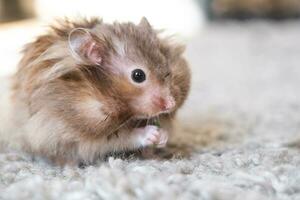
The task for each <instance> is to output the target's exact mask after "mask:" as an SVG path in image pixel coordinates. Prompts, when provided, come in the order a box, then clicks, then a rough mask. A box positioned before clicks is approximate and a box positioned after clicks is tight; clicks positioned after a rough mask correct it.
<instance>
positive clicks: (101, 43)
mask: <svg viewBox="0 0 300 200" xmlns="http://www.w3.org/2000/svg"><path fill="white" fill-rule="evenodd" d="M158 34H159V32H158V31H156V30H154V29H153V28H152V27H151V25H150V24H149V22H148V21H147V19H146V18H143V19H142V20H141V21H140V23H139V24H137V25H135V24H133V23H117V22H115V23H113V24H107V23H104V22H103V21H102V20H101V19H98V18H93V19H85V18H83V19H77V20H74V21H71V20H69V19H64V20H58V21H57V22H56V23H55V24H54V25H52V26H50V30H49V31H48V32H47V33H46V34H44V35H41V36H39V37H37V39H36V40H35V41H34V42H32V43H29V44H27V45H26V46H25V48H24V51H23V57H22V59H21V61H20V63H19V66H18V71H17V72H16V74H15V75H14V77H13V86H12V96H11V101H12V120H13V122H14V123H15V124H16V127H18V131H16V133H11V134H13V135H11V136H7V137H10V139H9V140H14V141H11V143H13V144H17V145H18V146H19V147H20V148H21V149H22V150H25V151H27V152H30V153H32V154H34V155H41V156H44V157H46V158H49V159H50V160H52V161H53V162H55V163H86V164H90V163H93V162H95V161H96V160H97V159H99V158H102V157H103V156H105V155H106V154H108V153H112V152H123V151H129V150H130V151H131V150H136V149H140V148H145V147H149V146H155V147H164V146H165V145H166V143H167V140H168V136H169V134H170V133H171V132H172V121H173V119H174V117H175V114H176V111H177V110H178V108H179V107H181V105H182V104H183V103H184V101H185V99H186V97H187V95H188V92H189V88H190V70H189V67H188V64H187V61H186V60H185V59H184V57H183V55H182V54H183V52H184V47H183V46H182V45H179V44H176V43H174V42H172V41H171V40H170V39H167V38H159V37H158Z"/></svg>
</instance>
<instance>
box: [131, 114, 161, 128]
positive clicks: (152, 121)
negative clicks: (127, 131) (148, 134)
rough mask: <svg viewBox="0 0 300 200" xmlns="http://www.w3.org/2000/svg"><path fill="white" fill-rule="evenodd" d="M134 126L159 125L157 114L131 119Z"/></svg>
mask: <svg viewBox="0 0 300 200" xmlns="http://www.w3.org/2000/svg"><path fill="white" fill-rule="evenodd" d="M132 122H133V125H134V127H137V128H139V127H145V126H148V125H153V126H158V127H160V120H159V115H157V116H153V117H143V118H135V119H134V120H133V121H132Z"/></svg>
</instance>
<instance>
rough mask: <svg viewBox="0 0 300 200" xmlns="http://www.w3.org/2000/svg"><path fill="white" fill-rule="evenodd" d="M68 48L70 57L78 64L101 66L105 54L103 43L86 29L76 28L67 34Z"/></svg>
mask: <svg viewBox="0 0 300 200" xmlns="http://www.w3.org/2000/svg"><path fill="white" fill-rule="evenodd" d="M68 42H69V48H70V51H71V54H72V56H73V57H74V58H75V59H77V60H79V61H80V62H85V63H89V64H95V65H101V63H102V61H103V57H104V54H105V44H104V41H103V40H101V39H100V38H98V37H97V36H95V35H93V34H92V33H91V32H89V31H88V30H87V29H84V28H76V29H73V30H72V31H71V32H70V34H69V39H68Z"/></svg>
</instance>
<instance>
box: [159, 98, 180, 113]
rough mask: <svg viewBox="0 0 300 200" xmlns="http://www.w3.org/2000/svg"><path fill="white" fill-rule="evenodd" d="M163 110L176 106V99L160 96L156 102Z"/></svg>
mask: <svg viewBox="0 0 300 200" xmlns="http://www.w3.org/2000/svg"><path fill="white" fill-rule="evenodd" d="M154 103H155V104H156V105H157V106H158V107H159V108H160V109H161V110H162V111H167V110H171V109H172V108H174V106H175V101H174V99H173V98H172V97H166V98H162V97H158V98H157V99H156V101H155V102H154Z"/></svg>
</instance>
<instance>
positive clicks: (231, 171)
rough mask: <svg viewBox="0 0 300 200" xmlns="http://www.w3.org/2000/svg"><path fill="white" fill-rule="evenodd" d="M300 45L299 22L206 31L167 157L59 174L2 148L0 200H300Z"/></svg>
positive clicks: (192, 47) (191, 48)
mask: <svg viewBox="0 0 300 200" xmlns="http://www.w3.org/2000/svg"><path fill="white" fill-rule="evenodd" d="M299 37H300V22H297V21H296V22H285V23H268V22H249V23H246V24H237V23H225V24H222V25H220V24H213V25H208V26H207V27H205V28H204V30H203V31H202V32H201V33H200V34H199V35H198V36H197V37H196V38H194V39H193V40H192V41H190V42H189V44H188V49H187V57H188V59H189V61H190V63H191V66H192V69H193V87H192V92H191V95H190V98H189V100H188V102H187V103H186V104H185V107H184V108H183V109H182V110H181V112H180V115H179V119H178V124H177V126H178V127H177V136H176V138H173V140H172V144H171V147H170V150H172V151H173V153H174V158H172V159H166V160H165V159H161V160H158V159H149V160H141V159H139V158H137V157H134V156H131V157H129V158H126V159H121V158H114V157H110V158H108V161H107V162H99V163H97V164H96V165H94V166H89V167H86V168H83V169H82V168H77V167H76V168H74V167H65V168H58V167H54V166H51V165H49V164H47V163H46V162H45V161H43V160H42V159H34V158H32V157H31V156H30V155H26V154H24V153H20V152H14V151H12V150H3V151H2V152H1V153H0V199H70V200H71V199H72V200H74V199H75V200H76V199H78V200H79V199H80V200H81V199H209V200H218V199H224V200H225V199H226V200H227V199H228V200H232V199H244V200H246V199H249V200H250V199H251V200H252V199H257V200H262V199H300V150H299V147H300V139H299V138H300V92H299V91H300V56H299V55H300V39H299ZM2 82H3V81H2ZM4 85H5V84H1V87H2V89H1V91H3V90H4V89H5V86H4ZM297 140H299V142H297Z"/></svg>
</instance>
